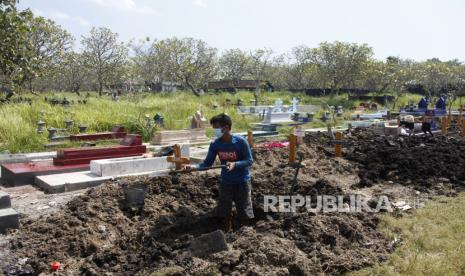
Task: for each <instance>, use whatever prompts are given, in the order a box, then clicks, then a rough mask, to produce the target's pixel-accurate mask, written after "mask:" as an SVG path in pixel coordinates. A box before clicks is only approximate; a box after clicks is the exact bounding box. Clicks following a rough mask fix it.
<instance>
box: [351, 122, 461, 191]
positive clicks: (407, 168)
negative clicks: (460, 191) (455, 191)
mask: <svg viewBox="0 0 465 276" xmlns="http://www.w3.org/2000/svg"><path fill="white" fill-rule="evenodd" d="M348 139H349V146H348V147H347V148H348V152H347V154H346V156H345V157H346V158H347V159H348V160H350V161H355V162H357V163H358V164H359V177H360V179H361V181H360V185H361V186H371V185H373V184H376V183H377V182H379V181H381V180H392V181H395V182H397V183H401V184H405V185H415V186H418V188H419V189H421V190H425V189H428V188H432V187H433V186H434V185H436V184H438V183H441V182H449V181H450V182H451V183H453V184H455V185H457V186H459V187H460V186H462V187H464V186H465V170H464V169H463V168H464V166H465V141H464V140H463V139H460V138H456V137H446V136H442V135H437V136H435V137H430V136H415V137H397V138H394V137H389V136H379V135H376V134H375V133H373V132H370V131H361V130H358V131H355V132H353V135H352V136H351V137H349V138H348Z"/></svg>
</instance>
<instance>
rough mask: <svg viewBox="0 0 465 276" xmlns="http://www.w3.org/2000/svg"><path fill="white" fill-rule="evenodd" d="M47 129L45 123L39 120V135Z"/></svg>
mask: <svg viewBox="0 0 465 276" xmlns="http://www.w3.org/2000/svg"><path fill="white" fill-rule="evenodd" d="M44 128H45V122H44V121H42V120H39V121H38V122H37V133H43V132H44Z"/></svg>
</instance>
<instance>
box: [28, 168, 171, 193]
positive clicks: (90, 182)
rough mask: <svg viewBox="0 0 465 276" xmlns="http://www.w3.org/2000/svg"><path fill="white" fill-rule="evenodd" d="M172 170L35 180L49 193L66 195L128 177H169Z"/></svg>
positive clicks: (53, 176)
mask: <svg viewBox="0 0 465 276" xmlns="http://www.w3.org/2000/svg"><path fill="white" fill-rule="evenodd" d="M169 171H170V170H166V171H158V172H157V173H155V172H153V171H151V172H142V173H135V174H126V175H118V176H103V177H102V176H97V175H95V174H93V173H91V172H90V171H85V172H74V173H64V174H54V175H44V176H38V177H36V179H35V183H36V185H37V186H38V187H39V188H41V189H43V190H44V191H45V192H47V193H64V192H71V191H77V190H82V189H86V188H90V187H95V186H98V185H100V184H102V183H104V182H106V181H109V180H112V179H116V178H120V177H127V176H141V175H153V176H163V175H168V173H169Z"/></svg>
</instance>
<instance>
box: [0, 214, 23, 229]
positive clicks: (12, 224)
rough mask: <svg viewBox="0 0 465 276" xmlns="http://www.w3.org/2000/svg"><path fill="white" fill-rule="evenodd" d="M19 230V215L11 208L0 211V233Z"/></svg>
mask: <svg viewBox="0 0 465 276" xmlns="http://www.w3.org/2000/svg"><path fill="white" fill-rule="evenodd" d="M17 228H19V214H18V212H16V211H15V210H14V209H13V208H6V209H0V233H5V231H6V230H7V229H17Z"/></svg>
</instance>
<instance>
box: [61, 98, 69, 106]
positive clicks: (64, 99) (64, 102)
mask: <svg viewBox="0 0 465 276" xmlns="http://www.w3.org/2000/svg"><path fill="white" fill-rule="evenodd" d="M61 104H62V105H64V106H68V105H69V104H70V102H69V101H68V99H66V97H64V98H63V101H61Z"/></svg>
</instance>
